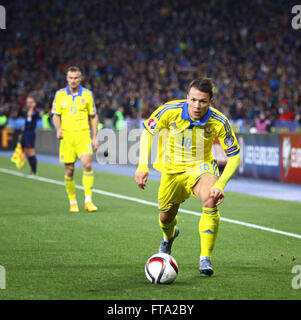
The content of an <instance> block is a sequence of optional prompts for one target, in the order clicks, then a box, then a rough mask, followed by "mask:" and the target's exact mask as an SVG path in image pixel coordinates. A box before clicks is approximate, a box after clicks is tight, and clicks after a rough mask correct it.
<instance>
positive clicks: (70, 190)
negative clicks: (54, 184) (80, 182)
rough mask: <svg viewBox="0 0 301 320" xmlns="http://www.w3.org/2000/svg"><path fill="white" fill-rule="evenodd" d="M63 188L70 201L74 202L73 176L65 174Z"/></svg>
mask: <svg viewBox="0 0 301 320" xmlns="http://www.w3.org/2000/svg"><path fill="white" fill-rule="evenodd" d="M65 188H66V191H67V194H68V198H69V201H70V203H74V202H76V196H75V181H74V179H73V177H68V176H66V175H65Z"/></svg>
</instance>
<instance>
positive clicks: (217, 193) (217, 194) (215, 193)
mask: <svg viewBox="0 0 301 320" xmlns="http://www.w3.org/2000/svg"><path fill="white" fill-rule="evenodd" d="M209 196H210V198H213V199H214V200H215V201H216V205H217V206H218V205H220V204H221V203H222V202H223V201H224V198H225V195H224V192H223V191H222V190H220V189H218V188H212V189H211V190H210V193H209Z"/></svg>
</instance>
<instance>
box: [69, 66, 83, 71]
mask: <svg viewBox="0 0 301 320" xmlns="http://www.w3.org/2000/svg"><path fill="white" fill-rule="evenodd" d="M69 71H71V72H80V73H82V71H81V70H80V68H79V67H78V66H70V67H69V68H68V69H67V73H68V72H69Z"/></svg>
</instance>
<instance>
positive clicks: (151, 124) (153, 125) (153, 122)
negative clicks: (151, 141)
mask: <svg viewBox="0 0 301 320" xmlns="http://www.w3.org/2000/svg"><path fill="white" fill-rule="evenodd" d="M147 125H148V127H149V128H150V129H152V130H155V129H156V128H157V125H158V123H157V121H156V120H155V119H153V118H151V119H149V120H148V123H147Z"/></svg>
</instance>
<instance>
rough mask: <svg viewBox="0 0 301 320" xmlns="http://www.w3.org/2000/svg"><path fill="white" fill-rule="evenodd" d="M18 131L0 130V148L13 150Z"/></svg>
mask: <svg viewBox="0 0 301 320" xmlns="http://www.w3.org/2000/svg"><path fill="white" fill-rule="evenodd" d="M19 133H20V131H16V130H14V129H2V130H0V150H14V148H15V147H16V144H17V140H18V135H19Z"/></svg>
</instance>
